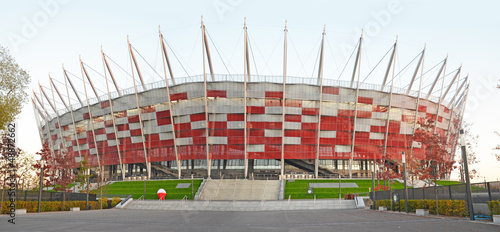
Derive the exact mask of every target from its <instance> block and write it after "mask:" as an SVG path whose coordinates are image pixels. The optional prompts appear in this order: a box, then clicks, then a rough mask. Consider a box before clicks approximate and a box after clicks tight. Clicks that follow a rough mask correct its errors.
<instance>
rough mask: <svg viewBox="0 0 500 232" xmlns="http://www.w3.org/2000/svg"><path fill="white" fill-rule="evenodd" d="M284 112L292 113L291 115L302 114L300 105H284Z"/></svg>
mask: <svg viewBox="0 0 500 232" xmlns="http://www.w3.org/2000/svg"><path fill="white" fill-rule="evenodd" d="M285 113H286V114H293V115H301V114H302V107H286V106H285Z"/></svg>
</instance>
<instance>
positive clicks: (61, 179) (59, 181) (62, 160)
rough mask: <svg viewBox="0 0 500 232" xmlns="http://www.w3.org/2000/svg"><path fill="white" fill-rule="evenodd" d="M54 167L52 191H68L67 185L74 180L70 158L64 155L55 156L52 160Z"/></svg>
mask: <svg viewBox="0 0 500 232" xmlns="http://www.w3.org/2000/svg"><path fill="white" fill-rule="evenodd" d="M54 164H55V165H56V168H55V170H56V175H55V176H54V190H56V191H63V192H66V191H68V188H69V185H70V184H71V183H73V181H74V180H75V175H73V168H72V162H71V157H70V156H68V155H65V154H64V153H58V154H56V158H55V160H54Z"/></svg>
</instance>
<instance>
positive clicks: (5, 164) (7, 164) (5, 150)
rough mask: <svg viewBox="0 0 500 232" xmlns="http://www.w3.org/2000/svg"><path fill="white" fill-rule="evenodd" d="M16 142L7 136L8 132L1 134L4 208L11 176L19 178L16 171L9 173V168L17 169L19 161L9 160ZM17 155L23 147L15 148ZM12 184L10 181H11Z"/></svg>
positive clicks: (0, 176)
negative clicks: (5, 192)
mask: <svg viewBox="0 0 500 232" xmlns="http://www.w3.org/2000/svg"><path fill="white" fill-rule="evenodd" d="M13 143H14V142H13V141H12V140H11V139H9V137H8V136H7V133H2V134H1V135H0V178H1V179H0V181H1V182H0V183H1V185H0V188H2V196H1V201H0V209H1V208H2V205H3V197H4V191H5V188H6V187H7V183H8V181H7V180H8V179H10V178H11V177H13V178H17V177H18V174H17V173H14V175H12V172H11V173H9V170H10V169H12V168H15V169H17V163H14V164H12V162H11V161H10V160H9V153H10V152H11V149H12V147H14V145H15V144H13ZM14 151H15V156H16V157H17V156H19V154H20V153H21V152H22V150H21V149H19V148H17V147H16V148H15V150H14ZM9 184H10V183H9Z"/></svg>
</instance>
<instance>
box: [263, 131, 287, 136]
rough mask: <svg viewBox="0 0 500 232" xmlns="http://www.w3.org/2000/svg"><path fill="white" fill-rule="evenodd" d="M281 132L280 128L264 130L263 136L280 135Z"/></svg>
mask: <svg viewBox="0 0 500 232" xmlns="http://www.w3.org/2000/svg"><path fill="white" fill-rule="evenodd" d="M282 135H283V132H282V131H281V130H264V136H265V137H281V136H282Z"/></svg>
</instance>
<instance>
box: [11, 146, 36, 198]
mask: <svg viewBox="0 0 500 232" xmlns="http://www.w3.org/2000/svg"><path fill="white" fill-rule="evenodd" d="M36 162H37V160H36V158H35V155H34V154H30V153H27V152H24V151H23V152H21V154H20V155H19V157H18V158H17V159H16V163H17V164H18V168H17V174H18V180H17V183H18V187H19V189H22V190H26V189H27V190H30V189H33V188H35V187H36V186H37V184H38V181H39V179H38V176H37V174H36V169H35V168H34V167H33V165H34V164H36Z"/></svg>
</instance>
